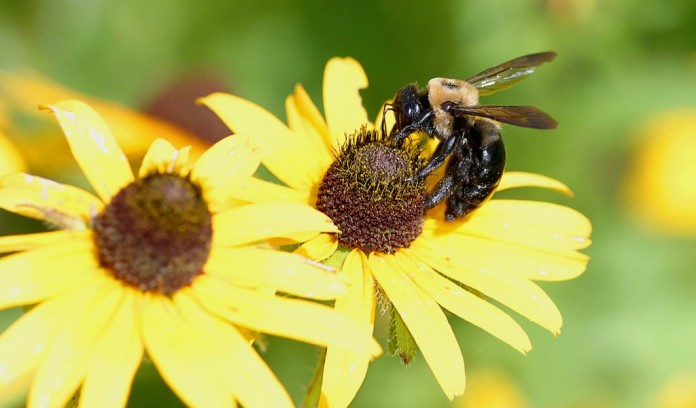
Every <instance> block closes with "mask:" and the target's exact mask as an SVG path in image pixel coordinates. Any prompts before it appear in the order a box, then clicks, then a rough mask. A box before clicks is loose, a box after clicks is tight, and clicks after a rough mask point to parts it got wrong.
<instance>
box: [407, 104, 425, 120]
mask: <svg viewBox="0 0 696 408" xmlns="http://www.w3.org/2000/svg"><path fill="white" fill-rule="evenodd" d="M404 108H405V109H404V110H405V111H406V116H408V117H409V118H415V117H417V116H419V115H420V112H421V107H420V104H419V103H418V102H415V101H414V102H413V103H409V104H408V105H407V106H405V107H404Z"/></svg>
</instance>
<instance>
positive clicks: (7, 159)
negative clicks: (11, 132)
mask: <svg viewBox="0 0 696 408" xmlns="http://www.w3.org/2000/svg"><path fill="white" fill-rule="evenodd" d="M5 111H6V108H5V105H4V104H3V102H2V101H1V100H0V176H2V175H4V174H9V173H17V172H20V171H24V170H26V163H24V158H23V157H22V154H21V153H20V152H19V149H17V146H15V144H14V143H13V142H12V140H10V138H9V137H8V136H7V134H6V132H5V131H4V129H7V127H8V126H9V119H8V118H7V115H6V112H5Z"/></svg>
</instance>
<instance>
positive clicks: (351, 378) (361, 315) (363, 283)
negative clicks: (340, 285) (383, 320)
mask: <svg viewBox="0 0 696 408" xmlns="http://www.w3.org/2000/svg"><path fill="white" fill-rule="evenodd" d="M343 272H344V273H345V275H346V276H348V278H349V279H350V284H349V286H348V293H346V295H345V296H342V297H340V298H338V299H336V304H335V305H334V309H335V310H336V311H337V312H340V313H343V314H345V315H346V316H348V317H350V318H351V319H353V321H355V322H356V323H358V324H359V325H361V326H363V327H366V328H369V330H370V331H369V332H368V333H366V335H368V336H370V335H372V329H373V327H374V323H375V307H376V297H375V290H374V283H373V281H372V275H370V273H369V271H368V270H367V259H365V255H363V254H362V252H361V251H358V250H353V251H352V252H351V253H350V254H348V257H347V258H346V260H345V263H344V264H343ZM368 363H369V358H368V356H366V355H364V354H356V353H353V352H351V351H349V350H346V349H343V348H340V347H335V346H331V345H330V346H329V347H328V348H327V351H326V362H325V363H324V378H323V381H322V385H321V389H322V394H323V396H324V398H325V399H326V401H327V403H328V406H330V407H347V406H348V404H350V402H351V401H352V400H353V398H354V397H355V394H357V392H358V389H359V388H360V386H361V385H362V383H363V380H364V379H365V375H366V374H367V366H368Z"/></svg>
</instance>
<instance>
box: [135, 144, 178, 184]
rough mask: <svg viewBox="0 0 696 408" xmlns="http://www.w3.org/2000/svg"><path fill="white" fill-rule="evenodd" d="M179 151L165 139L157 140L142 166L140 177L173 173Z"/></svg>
mask: <svg viewBox="0 0 696 408" xmlns="http://www.w3.org/2000/svg"><path fill="white" fill-rule="evenodd" d="M178 154H179V151H178V150H176V148H175V147H174V146H172V144H171V143H169V142H168V141H166V140H164V139H155V141H154V142H152V144H151V145H150V148H149V149H147V153H145V157H143V161H142V163H141V164H140V170H138V177H140V178H143V177H145V176H147V175H148V174H152V173H171V172H172V170H173V167H174V166H173V165H174V163H175V162H176V158H177V155H178Z"/></svg>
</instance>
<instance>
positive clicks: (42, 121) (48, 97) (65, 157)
mask: <svg viewBox="0 0 696 408" xmlns="http://www.w3.org/2000/svg"><path fill="white" fill-rule="evenodd" d="M68 99H76V100H81V101H84V102H86V103H87V104H88V105H90V106H92V107H93V108H95V109H96V110H97V111H98V112H100V114H101V115H102V117H103V118H104V120H105V121H106V122H107V124H108V125H109V127H110V128H111V129H112V130H113V131H114V135H115V137H116V140H117V142H118V143H119V145H120V146H121V148H122V149H123V151H124V153H125V154H126V156H127V157H128V158H129V159H141V158H142V156H143V155H144V154H145V152H146V151H147V150H148V148H149V146H150V144H151V143H152V142H153V141H154V140H155V139H157V138H160V137H166V139H167V140H169V141H170V142H171V143H173V144H174V145H177V146H191V156H192V157H198V156H199V155H200V154H201V153H203V152H204V151H205V149H206V148H207V147H208V144H207V143H205V142H204V141H202V140H201V139H200V138H197V137H196V136H195V135H193V134H192V133H190V132H188V131H186V130H184V129H182V128H181V127H178V126H176V125H173V124H171V123H168V122H166V121H163V120H160V119H158V118H155V117H153V116H151V115H147V114H144V113H140V112H137V111H135V110H133V109H131V108H128V107H126V106H122V105H119V104H117V103H115V102H111V101H107V100H103V99H98V98H95V97H91V96H88V95H85V94H82V93H79V92H77V91H74V90H72V89H69V88H67V87H64V86H62V85H60V84H57V83H55V82H52V81H51V80H49V79H47V78H44V77H42V76H40V75H38V74H13V73H8V72H0V118H4V119H5V120H4V121H2V120H0V131H2V132H4V133H5V136H7V137H9V138H10V139H11V140H12V141H13V142H14V144H15V145H17V146H18V147H19V150H20V151H21V152H22V154H23V156H24V158H25V160H26V162H27V164H28V167H29V168H30V169H32V171H34V172H38V173H40V174H55V173H60V172H64V171H65V170H66V168H68V167H70V166H72V165H73V164H74V161H73V159H72V156H71V154H70V147H69V146H68V144H67V143H66V142H65V138H64V137H62V134H61V132H60V128H59V127H57V126H56V124H55V122H54V121H50V120H48V118H46V115H43V114H41V113H40V112H38V111H37V109H36V108H37V106H38V105H40V104H46V103H53V102H58V101H62V100H68ZM191 104H192V107H194V106H193V101H191ZM0 143H2V142H0ZM0 148H1V146H0ZM0 166H2V164H0ZM20 171H22V170H20Z"/></svg>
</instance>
